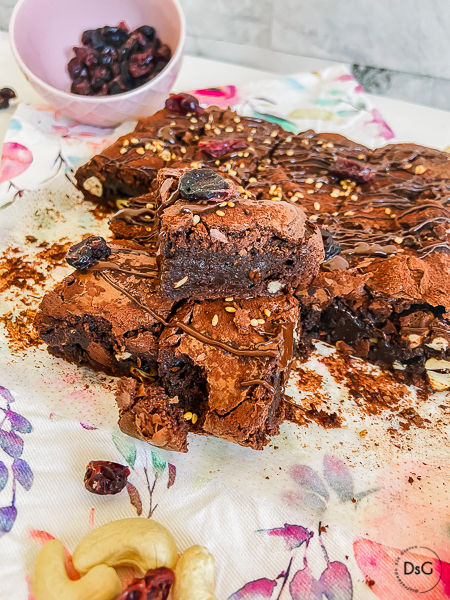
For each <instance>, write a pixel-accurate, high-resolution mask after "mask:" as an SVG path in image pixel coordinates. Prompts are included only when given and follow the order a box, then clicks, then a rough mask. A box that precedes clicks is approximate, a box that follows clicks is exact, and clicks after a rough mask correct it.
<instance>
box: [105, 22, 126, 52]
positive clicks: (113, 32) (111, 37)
mask: <svg viewBox="0 0 450 600" xmlns="http://www.w3.org/2000/svg"><path fill="white" fill-rule="evenodd" d="M103 39H104V41H105V42H106V43H107V44H109V45H111V46H115V47H116V48H118V47H119V46H122V44H124V43H125V42H126V41H127V39H128V33H127V32H126V31H125V30H124V29H122V28H121V27H108V26H106V27H103Z"/></svg>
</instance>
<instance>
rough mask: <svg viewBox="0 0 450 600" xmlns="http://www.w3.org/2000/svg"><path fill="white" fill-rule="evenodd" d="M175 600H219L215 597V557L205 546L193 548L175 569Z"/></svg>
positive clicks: (186, 551) (182, 556)
mask: <svg viewBox="0 0 450 600" xmlns="http://www.w3.org/2000/svg"><path fill="white" fill-rule="evenodd" d="M172 597H173V600H217V599H216V596H215V595H214V557H213V555H212V554H211V553H210V552H208V550H207V549H206V548H205V547H204V546H191V547H190V548H188V549H187V550H185V551H184V552H183V554H182V555H181V556H180V558H179V559H178V562H177V566H176V567H175V583H174V585H173V590H172Z"/></svg>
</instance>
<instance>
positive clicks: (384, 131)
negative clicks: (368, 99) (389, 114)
mask: <svg viewBox="0 0 450 600" xmlns="http://www.w3.org/2000/svg"><path fill="white" fill-rule="evenodd" d="M370 114H371V115H372V117H373V118H372V120H371V121H367V122H366V125H370V124H371V123H374V124H375V125H378V128H379V130H378V135H379V136H380V137H382V138H384V139H385V140H391V139H392V138H393V137H395V135H394V132H393V131H392V129H391V128H390V127H389V125H388V124H387V123H386V121H385V120H384V119H383V117H382V116H381V113H380V112H379V111H378V110H377V109H376V108H372V110H371V111H370Z"/></svg>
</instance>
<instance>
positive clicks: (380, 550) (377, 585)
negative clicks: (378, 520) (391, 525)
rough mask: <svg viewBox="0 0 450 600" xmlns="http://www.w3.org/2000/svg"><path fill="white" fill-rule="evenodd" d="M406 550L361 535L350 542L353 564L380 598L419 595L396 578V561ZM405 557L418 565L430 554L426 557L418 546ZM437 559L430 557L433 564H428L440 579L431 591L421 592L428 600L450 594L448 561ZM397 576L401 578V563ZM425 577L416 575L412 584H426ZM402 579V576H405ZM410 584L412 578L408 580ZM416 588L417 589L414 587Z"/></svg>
mask: <svg viewBox="0 0 450 600" xmlns="http://www.w3.org/2000/svg"><path fill="white" fill-rule="evenodd" d="M405 550H406V549H405V548H403V549H402V548H393V547H391V546H385V545H384V544H380V543H378V542H373V541H372V540H368V539H366V538H360V539H358V540H356V541H355V542H354V543H353V552H354V554H355V559H356V563H357V565H358V567H359V569H360V570H361V573H362V574H363V576H364V577H365V580H366V583H367V585H368V586H369V587H370V589H371V591H372V592H373V593H374V594H375V595H376V596H377V597H378V598H380V599H381V600H390V599H391V598H395V599H396V600H410V599H411V598H413V597H415V596H420V594H418V593H415V592H412V591H411V590H410V589H408V588H407V587H406V586H404V585H402V583H401V582H400V581H399V578H398V577H397V573H396V569H397V570H398V565H397V561H398V559H399V557H401V554H402V551H405ZM408 558H409V559H410V561H412V562H413V563H414V564H418V565H422V564H423V563H424V562H425V561H430V560H431V559H430V555H429V554H427V556H426V557H425V555H424V554H421V549H420V548H419V547H418V548H417V549H415V548H411V550H408ZM440 559H441V560H439V561H438V560H437V559H436V560H431V563H432V564H431V565H430V566H431V568H432V569H433V573H435V574H436V581H437V578H439V574H440V579H439V581H438V582H436V585H435V587H433V589H432V590H430V591H429V592H427V593H426V594H424V597H429V598H430V600H431V599H433V600H444V599H445V598H449V597H450V564H449V563H448V562H444V560H442V557H440ZM400 563H401V560H400ZM400 563H399V564H400ZM428 568H429V567H427V569H428ZM397 572H398V571H397ZM399 575H400V579H401V575H402V571H401V566H400V571H399ZM410 577H413V578H414V575H410ZM425 577H427V578H428V579H429V577H430V576H421V575H419V576H418V577H416V579H415V585H416V586H422V585H423V586H425V587H426V585H427V581H424V579H425ZM403 578H405V576H404V575H403ZM429 581H431V580H429ZM412 583H413V580H412V579H411V584H412ZM425 587H424V588H423V589H425ZM417 589H419V588H418V587H417Z"/></svg>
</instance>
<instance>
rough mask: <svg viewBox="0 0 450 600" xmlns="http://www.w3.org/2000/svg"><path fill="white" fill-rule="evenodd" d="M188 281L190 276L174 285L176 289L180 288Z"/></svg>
mask: <svg viewBox="0 0 450 600" xmlns="http://www.w3.org/2000/svg"><path fill="white" fill-rule="evenodd" d="M187 280H188V276H187V275H186V277H183V279H180V280H179V281H177V282H176V283H174V284H173V287H174V288H180V287H181V286H182V285H184V284H185V283H186V282H187Z"/></svg>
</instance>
